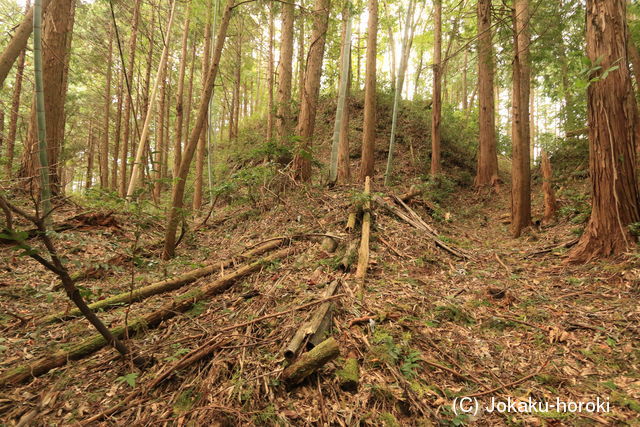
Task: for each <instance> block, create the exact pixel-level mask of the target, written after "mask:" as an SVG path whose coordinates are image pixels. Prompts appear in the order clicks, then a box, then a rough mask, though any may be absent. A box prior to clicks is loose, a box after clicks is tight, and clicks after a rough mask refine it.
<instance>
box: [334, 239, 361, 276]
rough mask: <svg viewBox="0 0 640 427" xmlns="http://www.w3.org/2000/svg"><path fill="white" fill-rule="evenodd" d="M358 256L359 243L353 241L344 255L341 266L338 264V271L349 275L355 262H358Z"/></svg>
mask: <svg viewBox="0 0 640 427" xmlns="http://www.w3.org/2000/svg"><path fill="white" fill-rule="evenodd" d="M357 254H358V241H357V240H355V239H354V240H351V241H350V242H349V243H348V244H347V247H346V249H345V251H344V255H343V256H342V259H341V260H340V264H338V270H341V271H344V272H345V273H348V272H349V270H350V269H351V266H352V265H353V262H354V261H355V260H356V257H357Z"/></svg>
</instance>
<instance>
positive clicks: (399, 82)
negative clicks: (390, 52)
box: [384, 0, 414, 185]
mask: <svg viewBox="0 0 640 427" xmlns="http://www.w3.org/2000/svg"><path fill="white" fill-rule="evenodd" d="M413 5H414V3H413V0H409V5H408V6H407V10H406V12H405V14H406V15H405V23H404V37H403V38H402V52H401V55H402V56H401V57H400V69H399V70H398V76H397V77H396V86H395V89H394V96H393V113H392V119H391V138H390V140H389V154H388V157H387V170H386V171H385V173H384V185H389V178H390V177H391V168H392V166H393V152H394V150H395V144H396V126H397V125H398V108H399V103H400V99H401V98H402V88H403V86H404V77H405V74H406V71H407V64H408V62H409V53H410V51H411V45H410V43H409V34H410V29H411V26H412V25H411V24H412V18H413V13H414V10H413Z"/></svg>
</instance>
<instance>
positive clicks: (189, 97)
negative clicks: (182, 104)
mask: <svg viewBox="0 0 640 427" xmlns="http://www.w3.org/2000/svg"><path fill="white" fill-rule="evenodd" d="M196 45H197V43H196V42H195V40H194V41H193V42H192V43H191V60H190V62H191V70H190V71H189V85H188V88H187V103H186V110H187V113H186V114H185V116H184V121H185V126H184V127H185V129H184V135H185V137H188V136H189V135H191V133H190V131H191V105H192V103H193V74H194V71H195V68H196ZM186 142H187V141H186V139H185V143H186ZM180 163H182V156H180ZM177 176H178V171H175V172H174V174H173V178H174V179H175V178H176V177H177Z"/></svg>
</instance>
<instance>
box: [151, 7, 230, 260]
mask: <svg viewBox="0 0 640 427" xmlns="http://www.w3.org/2000/svg"><path fill="white" fill-rule="evenodd" d="M234 6H235V0H227V5H226V6H225V9H224V12H223V14H222V19H221V21H220V28H219V29H218V35H217V36H216V43H215V48H214V50H213V58H212V60H211V64H210V66H209V70H208V72H207V73H206V78H205V81H204V89H203V91H202V97H201V98H200V105H199V106H198V115H197V117H196V122H195V125H194V127H193V129H192V130H191V134H190V135H189V140H188V143H187V146H186V147H185V150H184V153H183V156H182V161H181V162H180V169H179V170H178V175H177V176H176V177H175V180H176V182H175V185H174V187H173V193H172V195H171V209H170V211H169V216H168V218H167V227H166V230H165V237H164V250H163V255H162V256H163V258H164V259H169V258H172V257H173V255H174V253H175V247H176V230H177V228H178V223H179V222H180V217H181V215H182V207H183V204H184V189H185V185H186V180H187V175H188V174H189V168H190V166H191V161H192V160H193V154H194V152H195V150H196V146H197V145H198V140H199V139H200V134H201V133H202V129H203V127H204V123H205V121H206V120H207V116H208V113H209V100H210V99H211V95H212V94H213V84H214V82H215V79H216V76H217V74H218V67H219V65H220V57H221V55H222V48H223V47H224V42H225V39H226V38H227V29H228V28H229V21H230V20H231V12H232V10H233V8H234Z"/></svg>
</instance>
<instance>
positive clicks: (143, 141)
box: [127, 0, 176, 198]
mask: <svg viewBox="0 0 640 427" xmlns="http://www.w3.org/2000/svg"><path fill="white" fill-rule="evenodd" d="M175 8H176V1H175V0H174V2H173V4H172V5H171V12H170V13H169V21H168V23H167V27H166V28H167V31H166V40H165V45H164V49H162V56H161V58H160V64H159V65H158V71H157V73H156V78H155V82H154V84H153V89H152V90H151V96H150V97H149V106H148V107H147V108H146V110H147V111H146V117H145V119H144V125H143V126H142V132H141V133H140V141H139V142H138V147H137V150H136V155H135V159H134V161H133V168H132V171H131V180H130V181H129V188H128V189H127V198H131V197H133V193H134V192H135V190H136V189H138V188H139V186H140V185H141V181H142V168H143V162H144V154H145V150H146V147H147V139H148V138H149V129H150V126H151V116H152V114H153V111H154V107H155V105H156V101H157V99H156V98H157V94H158V88H159V89H160V98H161V99H160V106H159V107H158V113H159V121H160V132H159V134H158V135H159V137H160V141H158V142H159V144H158V147H159V148H162V145H163V141H162V138H163V136H164V135H163V130H162V126H163V123H162V122H163V120H164V91H165V89H164V88H165V80H166V74H167V64H168V58H169V45H170V42H171V30H172V26H173V25H172V24H173V16H174V12H175ZM157 154H160V153H157ZM160 157H161V156H160V155H157V156H155V158H156V162H155V168H159V167H160V166H161V163H160V162H159V161H158V160H160ZM155 177H156V178H159V177H160V174H159V173H157V174H156V176H155ZM154 191H155V190H154Z"/></svg>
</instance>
